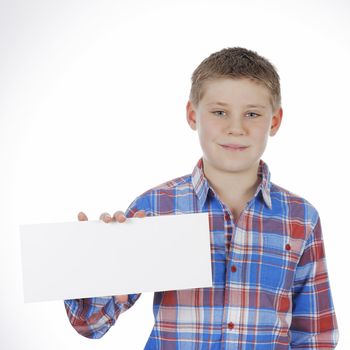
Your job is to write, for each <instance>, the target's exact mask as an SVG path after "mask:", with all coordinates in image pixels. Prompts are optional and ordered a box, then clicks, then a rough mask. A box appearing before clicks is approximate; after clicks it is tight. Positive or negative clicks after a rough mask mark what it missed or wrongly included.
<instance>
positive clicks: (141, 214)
mask: <svg viewBox="0 0 350 350" xmlns="http://www.w3.org/2000/svg"><path fill="white" fill-rule="evenodd" d="M145 216H146V212H145V211H144V210H139V211H137V212H136V213H135V215H134V217H135V218H144V217H145Z"/></svg>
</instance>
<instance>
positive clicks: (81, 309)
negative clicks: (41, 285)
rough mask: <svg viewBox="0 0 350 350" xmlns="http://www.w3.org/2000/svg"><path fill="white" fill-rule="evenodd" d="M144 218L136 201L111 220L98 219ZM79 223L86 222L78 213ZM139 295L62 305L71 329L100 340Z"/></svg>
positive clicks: (122, 219)
mask: <svg viewBox="0 0 350 350" xmlns="http://www.w3.org/2000/svg"><path fill="white" fill-rule="evenodd" d="M134 216H136V217H144V216H145V213H143V212H142V211H139V210H138V209H137V206H136V200H135V201H134V202H133V203H132V204H131V205H130V206H129V208H128V209H127V211H126V212H125V216H124V214H123V213H122V212H116V213H115V214H114V216H113V218H111V217H110V216H108V215H107V217H106V215H104V214H102V215H101V217H100V219H101V220H103V221H105V222H106V223H108V222H110V221H118V222H124V221H125V219H126V217H127V218H129V217H134ZM78 219H79V221H86V220H88V219H87V217H86V215H85V214H84V213H79V215H78ZM140 295H141V294H129V295H121V296H109V297H96V298H84V299H71V300H65V301H64V305H65V309H66V312H67V315H68V319H69V321H70V323H71V325H72V326H73V328H74V329H75V330H76V331H77V332H78V333H79V334H81V335H83V336H85V337H87V338H95V339H97V338H101V337H102V336H103V335H104V334H105V333H106V332H107V331H108V330H109V329H110V328H111V326H113V325H114V323H115V322H116V320H117V319H118V317H119V315H120V314H121V313H123V312H124V311H126V310H128V309H129V308H130V307H131V306H133V305H134V303H135V302H136V300H137V299H138V298H139V297H140Z"/></svg>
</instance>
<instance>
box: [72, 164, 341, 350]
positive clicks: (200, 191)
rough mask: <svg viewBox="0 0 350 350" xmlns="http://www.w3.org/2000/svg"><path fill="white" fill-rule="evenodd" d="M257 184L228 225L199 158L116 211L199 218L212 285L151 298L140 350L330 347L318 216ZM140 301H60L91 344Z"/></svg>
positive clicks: (263, 168)
mask: <svg viewBox="0 0 350 350" xmlns="http://www.w3.org/2000/svg"><path fill="white" fill-rule="evenodd" d="M258 176H259V177H260V179H261V181H260V184H259V186H258V188H257V190H256V193H255V195H254V197H253V198H252V199H251V200H250V201H249V202H248V203H247V206H246V208H245V210H244V211H243V212H242V214H241V216H240V217H239V219H238V220H237V222H235V221H234V220H233V217H232V214H231V212H230V210H229V208H228V207H227V206H226V205H225V204H224V203H222V202H221V201H220V199H219V198H218V197H217V195H216V194H215V192H214V191H213V190H212V188H211V187H210V185H209V184H208V182H207V180H206V178H205V176H204V173H203V162H202V159H200V160H199V162H198V163H197V165H196V167H195V168H194V170H193V173H192V174H191V175H187V176H183V177H179V178H176V179H174V180H171V181H168V182H166V183H164V184H162V185H160V186H157V187H155V188H153V189H151V190H149V191H147V192H145V193H144V194H142V195H141V196H139V197H138V198H136V199H135V200H134V202H133V203H132V204H131V205H130V206H129V208H128V210H127V211H126V216H127V217H132V216H133V214H134V213H135V212H136V211H138V210H145V211H146V213H147V215H169V214H173V215H176V214H184V213H197V212H208V213H209V223H210V234H211V255H212V273H213V287H212V288H201V289H190V290H174V291H166V292H156V293H155V294H154V307H153V309H154V317H155V324H154V327H153V330H152V332H151V334H150V337H149V340H148V342H147V344H146V346H145V349H146V350H205V349H208V350H219V349H220V350H231V349H232V350H233V349H240V350H248V349H252V350H253V349H254V350H288V349H304V350H306V349H334V348H335V346H336V344H337V340H338V332H337V322H336V317H335V313H334V308H333V303H332V297H331V292H330V287H329V281H328V274H327V268H326V261H325V253H324V245H323V241H322V231H321V224H320V218H319V216H318V213H317V211H316V209H315V208H314V207H313V206H312V205H311V204H310V203H309V202H307V201H306V200H305V199H303V198H301V197H299V196H296V195H294V194H292V193H290V192H289V191H287V190H285V189H283V188H281V187H279V186H276V185H275V184H273V183H271V182H270V173H269V170H268V167H267V165H266V164H265V163H264V162H263V161H262V160H261V161H260V166H259V172H258ZM179 258H180V257H179ZM139 296H140V294H132V295H129V297H128V302H126V303H123V304H120V303H118V302H116V300H115V298H114V297H103V298H88V299H78V300H66V301H65V306H66V310H67V314H68V317H69V319H70V322H71V324H72V325H73V327H74V328H75V329H76V330H77V331H78V332H79V333H80V334H82V335H84V336H86V337H90V338H100V337H101V336H102V335H103V334H105V333H106V332H107V331H108V330H109V328H110V327H111V326H112V325H113V324H114V323H115V321H116V319H117V318H118V316H119V315H120V314H121V313H122V312H124V311H125V310H127V309H129V308H130V307H131V306H132V305H133V304H134V303H135V301H136V300H137V299H138V298H139Z"/></svg>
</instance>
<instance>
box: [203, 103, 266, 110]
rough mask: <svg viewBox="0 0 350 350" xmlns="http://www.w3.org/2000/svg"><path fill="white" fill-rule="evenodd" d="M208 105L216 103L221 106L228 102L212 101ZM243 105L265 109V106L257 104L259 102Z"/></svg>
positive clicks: (226, 104)
mask: <svg viewBox="0 0 350 350" xmlns="http://www.w3.org/2000/svg"><path fill="white" fill-rule="evenodd" d="M210 105H218V106H223V107H226V106H228V105H229V104H228V103H225V102H220V101H219V102H212V103H207V106H210ZM245 107H247V108H263V109H266V106H264V105H259V104H256V105H254V104H249V105H246V106H245Z"/></svg>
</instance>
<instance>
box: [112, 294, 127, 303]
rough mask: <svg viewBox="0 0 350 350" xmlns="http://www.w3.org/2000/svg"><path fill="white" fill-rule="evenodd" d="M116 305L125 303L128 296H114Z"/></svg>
mask: <svg viewBox="0 0 350 350" xmlns="http://www.w3.org/2000/svg"><path fill="white" fill-rule="evenodd" d="M114 297H115V299H116V302H117V303H126V302H127V301H128V295H127V294H126V295H115V296H114Z"/></svg>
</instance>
